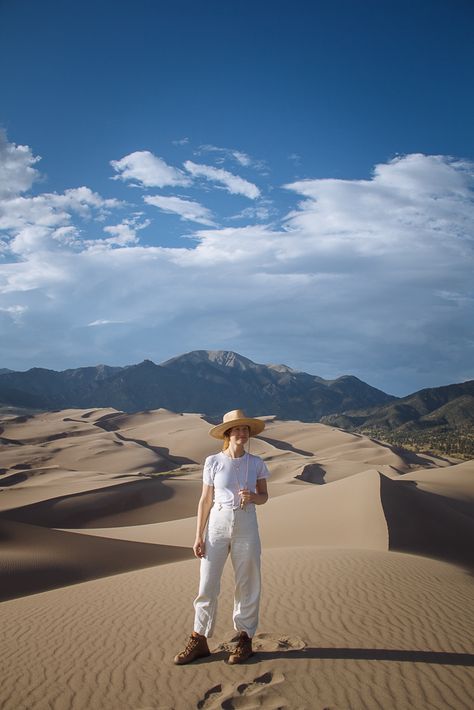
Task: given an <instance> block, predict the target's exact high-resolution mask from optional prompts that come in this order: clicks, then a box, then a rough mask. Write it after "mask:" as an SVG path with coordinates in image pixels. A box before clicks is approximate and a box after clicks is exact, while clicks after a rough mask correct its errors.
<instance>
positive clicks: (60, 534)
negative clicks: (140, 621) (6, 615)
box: [0, 520, 194, 601]
mask: <svg viewBox="0 0 474 710" xmlns="http://www.w3.org/2000/svg"><path fill="white" fill-rule="evenodd" d="M0 540H1V542H2V544H1V551H0V601H6V600H7V599H14V598H15V597H21V596H26V595H28V594H36V593H37V592H44V591H47V590H48V589H55V588H57V587H64V586H67V585H70V584H75V583H77V582H85V581H87V580H90V579H99V578H101V577H107V576H110V575H114V574H120V573H122V572H131V571H133V570H138V569H143V568H145V567H154V566H156V565H161V564H168V563H170V562H176V561H178V560H188V559H192V558H193V557H194V555H193V552H192V550H191V549H190V548H187V547H174V546H171V545H153V544H150V543H144V542H131V541H129V540H112V539H110V538H102V537H94V536H92V535H84V534H82V533H71V532H64V531H62V530H45V529H44V528H39V527H36V526H34V525H25V524H23V523H15V522H11V521H7V520H0Z"/></svg>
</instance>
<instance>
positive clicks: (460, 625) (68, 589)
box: [0, 409, 474, 710]
mask: <svg viewBox="0 0 474 710" xmlns="http://www.w3.org/2000/svg"><path fill="white" fill-rule="evenodd" d="M265 419H266V428H265V430H264V432H263V433H262V434H261V435H260V436H259V437H258V438H257V439H252V442H251V451H252V452H253V453H256V454H258V455H260V456H262V457H263V458H264V460H265V461H266V463H267V465H268V467H269V469H270V473H271V479H270V480H269V492H270V499H269V501H268V503H267V504H266V505H264V506H260V507H259V508H258V511H257V512H258V518H259V526H260V533H261V538H262V544H263V555H262V572H263V596H262V604H261V618H260V625H259V629H258V632H257V635H256V637H255V639H254V648H255V650H256V654H255V656H254V657H253V658H252V659H250V661H249V662H248V663H246V664H245V665H241V666H230V665H228V664H227V663H226V658H227V655H228V650H229V649H231V648H232V645H233V643H234V641H233V638H234V633H235V632H234V631H233V629H232V625H231V611H232V581H233V578H232V568H231V565H230V561H229V562H228V563H227V566H226V569H225V571H224V577H223V584H222V592H221V598H220V607H219V616H218V623H217V627H216V631H215V634H214V636H213V638H212V639H210V647H211V650H212V651H213V653H212V655H211V657H210V658H206V659H203V660H201V661H197V662H195V663H193V664H191V665H188V666H175V665H174V664H173V656H174V655H175V653H176V652H177V651H179V650H181V648H182V647H183V645H184V643H185V642H186V639H187V636H188V635H189V633H190V631H191V630H192V620H193V608H192V602H193V599H194V597H195V595H196V591H197V584H198V579H199V561H198V560H196V559H195V558H194V557H193V553H192V549H191V546H192V543H193V540H194V533H195V526H196V518H195V514H196V506H197V501H198V498H199V494H200V490H201V476H202V463H203V461H204V458H205V457H206V456H207V455H208V454H211V453H215V452H216V450H217V449H218V446H219V444H218V442H216V441H215V440H214V439H212V438H211V437H209V436H208V433H207V432H208V430H209V428H210V425H209V423H208V422H207V421H206V420H205V419H204V418H203V417H202V416H200V415H199V414H174V413H172V412H168V411H166V410H154V411H150V412H142V413H138V414H125V413H123V412H118V411H116V410H113V409H92V410H90V409H89V410H79V409H70V410H63V411H58V412H50V413H44V414H37V415H35V416H20V417H16V416H13V415H3V416H2V418H1V419H0V536H1V537H0V539H1V543H2V544H1V547H0V600H1V603H0V623H1V629H2V633H1V636H0V659H1V660H0V669H1V678H2V683H1V686H0V707H1V708H2V709H3V710H23V709H24V710H43V709H44V710H70V709H73V710H86V708H87V709H91V710H102V709H103V710H152V709H153V710H159V709H160V710H165V709H166V710H171V709H175V710H181V709H183V710H184V709H188V708H260V707H262V708H275V709H276V708H288V709H293V708H294V709H301V710H303V709H307V708H308V709H313V708H314V709H315V710H324V709H327V710H329V709H330V710H371V709H372V708H381V709H383V710H392V708H393V709H396V710H403V709H405V708H407V709H408V708H410V710H412V709H413V708H416V709H417V710H418V709H421V710H424V709H425V708H426V709H428V708H429V709H430V710H431V709H435V708H436V709H437V708H439V710H446V709H447V708H452V709H453V710H461V709H463V708H472V707H473V706H474V601H473V598H474V595H473V591H474V587H473V570H474V554H473V550H474V512H473V511H474V506H473V502H474V461H468V462H462V463H461V462H457V461H455V460H454V459H449V458H447V457H446V458H437V457H435V456H430V455H427V454H415V453H413V452H408V451H404V450H399V449H395V448H394V447H391V446H388V445H387V444H384V443H382V442H378V441H375V440H372V439H369V438H367V437H364V436H360V435H355V434H350V433H347V432H344V431H342V430H338V429H334V428H331V427H328V426H324V425H322V424H303V423H301V422H289V421H280V420H276V419H275V418H274V417H272V416H266V417H265Z"/></svg>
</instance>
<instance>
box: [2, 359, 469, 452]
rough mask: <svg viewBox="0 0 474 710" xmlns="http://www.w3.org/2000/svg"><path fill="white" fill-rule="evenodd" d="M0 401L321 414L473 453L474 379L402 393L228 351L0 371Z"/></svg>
mask: <svg viewBox="0 0 474 710" xmlns="http://www.w3.org/2000/svg"><path fill="white" fill-rule="evenodd" d="M0 406H2V407H10V408H11V407H15V408H25V409H39V410H54V409H65V408H70V407H81V408H82V407H113V408H114V409H119V410H122V411H124V412H137V411H143V410H150V409H158V408H160V407H161V408H165V409H170V410H172V411H174V412H199V413H201V414H204V415H205V416H207V417H208V418H209V419H210V420H218V419H220V418H221V417H222V415H223V414H224V413H225V412H227V411H229V410H231V409H236V408H240V409H244V410H245V411H246V413H247V414H248V415H250V416H259V415H265V414H273V415H275V416H277V417H279V418H281V419H297V420H299V421H305V422H317V421H321V422H323V423H325V424H329V425H332V426H337V427H341V428H344V429H346V430H349V431H354V432H361V433H366V434H369V435H371V436H376V437H379V438H382V439H384V440H386V441H390V442H391V443H395V444H400V445H402V446H405V447H411V448H416V449H420V448H430V449H431V450H434V451H438V452H443V453H452V454H454V455H456V454H461V455H462V456H463V457H466V456H467V457H473V456H474V381H468V382H464V383H460V384H452V385H447V386H444V387H435V388H430V389H423V390H420V391H418V392H415V393H413V394H410V395H408V396H406V397H402V398H398V397H394V396H393V395H389V394H386V393H385V392H382V391H381V390H379V389H376V388H375V387H371V386H370V385H368V384H367V383H365V382H362V380H359V379H358V378H357V377H354V376H352V375H344V376H342V377H338V378H336V379H334V380H325V379H323V378H322V377H318V376H317V375H310V374H308V373H306V372H300V371H298V370H294V369H292V368H290V367H288V366H286V365H261V364H258V363H255V362H252V360H249V359H248V358H246V357H243V356H242V355H239V354H238V353H235V352H231V351H227V350H217V351H215V350H194V351H192V352H190V353H186V354H184V355H180V356H178V357H174V358H172V359H170V360H167V361H166V362H163V363H161V364H160V365H157V364H155V363H154V362H152V361H151V360H144V361H143V362H141V363H139V364H136V365H127V366H125V367H110V366H108V365H97V366H95V367H79V368H76V369H69V370H63V371H61V372H57V371H55V370H48V369H44V368H32V369H30V370H28V371H26V372H16V371H12V370H6V369H3V370H2V369H0Z"/></svg>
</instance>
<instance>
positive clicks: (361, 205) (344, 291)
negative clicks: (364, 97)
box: [0, 155, 474, 394]
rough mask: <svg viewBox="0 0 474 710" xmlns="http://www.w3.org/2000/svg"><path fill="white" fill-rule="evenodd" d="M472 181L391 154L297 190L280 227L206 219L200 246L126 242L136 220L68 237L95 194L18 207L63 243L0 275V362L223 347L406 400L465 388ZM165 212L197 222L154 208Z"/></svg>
mask: <svg viewBox="0 0 474 710" xmlns="http://www.w3.org/2000/svg"><path fill="white" fill-rule="evenodd" d="M204 167H206V166H204ZM473 184H474V166H473V165H471V164H469V163H467V162H465V161H464V162H463V161H456V160H452V159H450V158H446V157H443V156H424V155H409V156H405V157H398V158H396V159H395V160H393V161H391V162H389V163H387V164H383V165H378V166H376V168H375V170H374V174H373V177H372V178H371V179H368V180H304V181H298V182H294V183H292V184H291V185H288V186H287V188H288V189H289V190H290V192H291V193H293V194H294V195H295V196H296V197H297V199H299V201H300V202H299V204H298V206H297V208H296V209H294V210H293V211H292V212H291V213H290V214H289V215H288V216H287V219H286V221H285V222H284V224H283V226H282V227H280V228H276V227H274V228H272V227H271V226H270V225H268V224H259V225H251V226H249V225H247V226H244V227H239V228H237V227H234V228H230V227H227V228H225V229H213V228H211V227H212V225H209V224H207V225H206V224H205V223H204V224H205V226H207V228H203V229H200V230H199V232H197V233H196V235H195V236H196V240H197V246H196V247H195V248H192V246H189V245H188V244H187V245H186V247H181V246H180V247H173V248H171V247H169V248H162V247H146V246H141V245H140V244H139V243H137V242H136V241H132V236H131V233H132V232H133V231H134V230H136V229H137V228H138V227H137V225H138V224H140V223H141V222H140V221H139V220H138V216H137V215H136V216H135V218H136V221H135V222H134V221H133V220H132V218H125V219H124V220H122V221H121V222H120V224H119V225H117V224H115V225H108V229H107V228H106V229H105V233H106V234H109V235H111V237H110V238H111V239H116V240H119V241H120V239H121V238H123V240H124V241H123V244H122V245H121V248H119V249H113V248H109V247H108V246H107V245H105V246H103V244H102V242H103V241H105V242H106V241H107V240H100V239H99V240H97V244H94V243H93V242H92V240H89V242H86V241H85V240H84V239H79V240H78V239H77V238H75V237H74V235H71V234H70V233H69V232H68V231H67V230H68V229H71V228H73V227H74V225H73V224H72V223H71V220H70V215H71V214H72V213H74V214H76V212H73V210H74V207H73V205H79V208H80V209H81V210H82V209H85V207H84V202H86V203H88V204H89V203H92V202H94V200H95V206H94V207H91V206H90V204H89V209H90V211H91V213H92V214H95V213H96V212H97V210H100V209H103V208H104V207H103V205H102V202H101V200H102V198H100V196H97V197H96V198H93V197H92V196H91V195H90V194H89V193H87V195H86V193H82V195H83V199H82V201H81V199H79V194H78V193H74V194H73V195H71V194H69V195H68V197H67V198H66V197H65V196H56V198H58V197H63V199H62V200H61V199H59V201H57V202H54V200H55V199H56V198H54V199H53V198H48V199H46V200H45V202H46V204H43V203H41V202H40V203H37V202H36V203H35V202H31V203H28V207H25V208H24V210H27V209H29V210H30V211H29V212H28V219H26V217H25V214H26V212H25V211H23V218H24V219H23V222H21V227H22V229H23V230H25V232H28V230H29V231H30V232H31V235H30V239H31V240H32V242H34V241H35V231H38V232H40V233H44V231H45V230H46V231H48V233H50V234H53V233H55V232H58V231H59V230H63V232H60V236H61V239H62V240H59V241H58V240H54V238H53V237H51V238H50V239H49V240H46V241H42V242H41V243H42V244H43V248H42V249H37V248H36V249H35V248H30V249H28V248H25V249H23V251H21V259H22V261H17V262H16V263H9V264H3V265H0V297H1V308H2V309H3V311H1V313H0V317H1V320H2V332H3V333H4V337H3V338H2V363H3V365H4V366H6V367H17V368H21V367H28V366H31V365H33V364H36V365H43V366H49V367H67V366H78V365H85V364H92V363H95V362H97V361H98V360H100V361H101V362H108V363H110V364H126V363H132V362H138V361H140V360H142V359H143V357H144V353H146V356H149V357H152V358H153V359H155V360H157V361H160V360H162V359H165V358H166V357H168V356H172V355H174V354H178V353H180V352H185V351H187V350H192V349H198V348H205V349H220V348H228V349H233V350H237V351H240V352H242V354H244V355H247V356H248V357H251V358H253V359H255V360H257V361H259V362H274V361H280V362H287V363H288V364H290V365H292V366H294V367H297V368H299V369H302V370H306V371H309V372H314V373H315V374H319V375H321V376H324V377H334V376H337V375H340V374H348V373H352V374H356V375H357V376H359V377H361V378H362V379H364V380H365V381H368V382H370V383H371V384H373V385H375V386H379V387H382V388H383V389H385V390H386V391H393V392H395V393H400V394H402V393H407V392H408V391H410V390H412V391H413V390H415V389H419V388H420V387H423V386H430V385H432V384H441V383H442V382H444V383H448V382H450V381H451V382H452V381H455V380H458V381H460V380H462V379H469V378H472V377H473V375H474V373H473V370H472V362H474V342H473V337H472V322H474V298H473V292H472V264H473V237H472V235H473V233H474V205H473V199H472V188H473ZM93 194H94V193H93ZM65 195H66V193H65ZM86 197H87V200H86ZM155 197H157V198H159V202H160V201H161V200H162V198H163V196H149V197H147V200H151V199H154V198H155ZM23 199H26V198H23ZM30 199H31V200H34V199H35V198H30ZM168 199H170V198H168ZM175 199H178V200H181V198H175ZM48 200H52V201H53V203H54V207H52V205H51V202H50V201H48ZM7 202H9V201H8V200H7ZM181 202H182V203H186V202H188V201H187V200H181ZM147 203H148V204H153V202H150V201H148V202H147ZM191 204H193V203H191ZM194 204H195V205H197V207H193V209H194V210H197V209H198V208H200V209H205V208H203V207H202V205H199V204H198V203H194ZM101 205H102V206H101ZM172 205H173V206H174V208H175V209H173V210H171V211H173V212H176V213H177V214H180V216H181V217H182V218H186V219H189V218H190V217H189V215H190V214H194V218H196V217H199V216H200V217H201V218H202V217H203V213H202V212H201V213H200V212H197V213H196V211H194V212H189V213H185V209H188V207H183V205H182V204H180V203H176V202H174V203H170V202H168V203H166V202H162V201H161V204H158V203H157V206H159V207H160V209H163V208H164V207H166V208H167V209H170V207H171V206H172ZM256 206H257V207H258V203H257V205H256ZM86 207H87V205H86ZM110 208H111V206H110V205H109V206H108V209H110ZM104 209H105V208H104ZM86 212H87V210H86ZM8 214H9V219H10V220H11V221H12V222H14V220H15V219H16V217H15V214H14V213H13V212H9V213H8ZM185 214H186V217H185ZM209 215H210V213H206V212H205V213H204V217H203V218H204V219H207V218H209V219H210V217H209ZM127 219H129V220H131V221H129V222H128V223H127ZM140 219H141V217H140ZM20 221H21V220H20ZM197 221H199V220H197ZM92 224H93V223H92ZM122 226H123V229H119V228H120V227H122ZM127 227H128V229H129V230H130V231H127V229H126V228H127ZM69 238H73V239H76V245H77V246H76V249H71V248H70V247H69V245H68V244H67V240H68V239H69ZM128 238H129V239H130V241H127V240H128ZM25 239H26V237H25ZM65 242H66V243H65ZM191 244H192V243H191ZM11 309H21V310H16V311H15V310H11ZM15 314H16V315H17V322H14V316H15ZM114 323H120V327H113V324H114ZM109 324H110V326H111V327H108V326H109ZM100 326H104V327H100ZM105 326H107V327H105ZM31 353H34V355H32V354H31Z"/></svg>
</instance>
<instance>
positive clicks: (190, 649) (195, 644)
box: [174, 631, 211, 666]
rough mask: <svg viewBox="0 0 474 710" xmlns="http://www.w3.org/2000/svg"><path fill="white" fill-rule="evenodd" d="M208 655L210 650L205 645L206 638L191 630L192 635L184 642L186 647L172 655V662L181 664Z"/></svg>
mask: <svg viewBox="0 0 474 710" xmlns="http://www.w3.org/2000/svg"><path fill="white" fill-rule="evenodd" d="M210 655H211V652H210V651H209V646H208V645H207V638H206V637H205V636H200V635H199V634H196V633H195V632H194V631H193V633H192V635H191V636H190V637H189V640H188V643H187V644H186V648H185V649H184V651H181V653H178V655H177V656H175V657H174V662H175V663H176V665H178V666H182V665H184V664H185V663H192V662H193V661H195V660H196V659H197V658H205V657H206V656H210Z"/></svg>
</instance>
